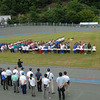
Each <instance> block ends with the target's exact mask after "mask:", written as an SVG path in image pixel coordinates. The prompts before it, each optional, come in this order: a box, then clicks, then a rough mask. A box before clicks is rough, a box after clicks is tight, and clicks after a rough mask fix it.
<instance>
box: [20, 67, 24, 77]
mask: <svg viewBox="0 0 100 100" xmlns="http://www.w3.org/2000/svg"><path fill="white" fill-rule="evenodd" d="M23 72H24V67H21V71H20V72H19V75H20V76H21V75H22V73H23ZM24 75H25V72H24Z"/></svg>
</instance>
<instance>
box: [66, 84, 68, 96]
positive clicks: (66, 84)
mask: <svg viewBox="0 0 100 100" xmlns="http://www.w3.org/2000/svg"><path fill="white" fill-rule="evenodd" d="M66 93H67V96H69V85H68V84H67V83H66Z"/></svg>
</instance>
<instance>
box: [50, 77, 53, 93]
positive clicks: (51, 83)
mask: <svg viewBox="0 0 100 100" xmlns="http://www.w3.org/2000/svg"><path fill="white" fill-rule="evenodd" d="M50 85H51V92H52V93H54V83H53V79H52V80H51V82H50Z"/></svg>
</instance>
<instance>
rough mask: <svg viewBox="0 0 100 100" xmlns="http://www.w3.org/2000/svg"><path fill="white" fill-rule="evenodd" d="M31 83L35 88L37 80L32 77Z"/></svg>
mask: <svg viewBox="0 0 100 100" xmlns="http://www.w3.org/2000/svg"><path fill="white" fill-rule="evenodd" d="M29 82H30V85H31V86H35V79H34V78H33V77H32V79H30V78H29Z"/></svg>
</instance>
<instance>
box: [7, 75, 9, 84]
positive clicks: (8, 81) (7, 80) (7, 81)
mask: <svg viewBox="0 0 100 100" xmlns="http://www.w3.org/2000/svg"><path fill="white" fill-rule="evenodd" d="M7 83H8V85H9V76H7Z"/></svg>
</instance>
